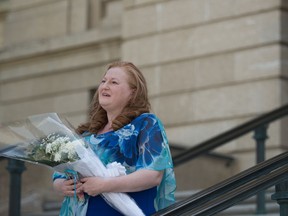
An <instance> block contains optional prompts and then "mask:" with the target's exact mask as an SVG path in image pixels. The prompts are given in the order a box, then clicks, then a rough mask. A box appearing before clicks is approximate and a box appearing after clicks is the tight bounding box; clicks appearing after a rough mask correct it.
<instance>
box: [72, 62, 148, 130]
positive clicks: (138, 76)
mask: <svg viewBox="0 0 288 216" xmlns="http://www.w3.org/2000/svg"><path fill="white" fill-rule="evenodd" d="M116 67H117V68H122V69H123V70H124V71H125V72H126V73H127V75H128V84H129V86H130V88H131V89H132V90H133V95H132V98H131V99H130V101H129V102H128V103H127V105H126V106H125V107H124V109H123V110H122V113H121V114H120V115H118V116H117V117H116V118H115V119H114V120H113V122H112V128H113V130H118V129H119V128H122V127H123V126H125V125H126V124H129V123H130V122H131V121H132V120H133V119H134V118H136V117H137V116H139V115H141V114H142V113H148V112H150V102H149V100H148V90H147V84H146V80H145V78H144V76H143V74H142V73H141V71H140V70H139V69H138V68H137V67H136V66H135V65H134V64H132V63H131V62H125V61H119V62H114V63H111V64H109V65H108V68H107V71H108V70H109V69H110V68H116ZM107 71H106V73H107ZM106 73H105V74H106ZM98 95H99V91H98V90H97V91H96V93H95V95H94V97H93V100H92V102H91V105H90V110H89V120H88V122H87V123H85V124H82V125H80V126H79V127H78V128H77V132H78V133H79V134H82V133H83V132H85V131H86V132H90V133H97V132H98V131H99V130H100V129H102V128H103V127H104V126H105V125H106V124H107V122H108V119H107V113H106V111H105V110H104V109H103V108H102V107H101V106H100V104H99V100H98Z"/></svg>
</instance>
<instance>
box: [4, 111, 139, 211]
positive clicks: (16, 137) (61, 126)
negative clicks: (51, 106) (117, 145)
mask: <svg viewBox="0 0 288 216" xmlns="http://www.w3.org/2000/svg"><path fill="white" fill-rule="evenodd" d="M0 136H1V141H2V142H1V143H0V155H1V156H4V157H8V158H12V159H16V160H24V161H27V162H31V163H36V164H40V165H45V166H48V167H50V168H52V169H53V170H55V171H57V172H60V173H63V174H66V176H67V177H72V178H74V179H75V181H76V180H77V179H78V175H79V176H80V177H91V176H101V177H111V176H119V175H125V174H126V173H125V167H123V166H122V165H121V164H119V163H116V162H113V163H111V164H108V165H107V166H104V165H103V163H102V162H101V160H100V159H99V158H98V157H97V155H96V154H95V153H94V152H93V150H92V149H91V148H90V147H89V146H88V145H87V144H86V143H85V142H84V140H83V139H82V138H81V137H80V136H78V135H77V134H76V133H75V130H74V128H73V127H72V126H71V124H70V123H69V122H68V121H67V120H66V119H64V118H62V117H60V116H59V115H58V114H57V113H47V114H41V115H35V116H30V117H28V118H27V119H26V120H24V121H19V122H14V123H11V124H9V125H7V126H2V127H1V128H0ZM71 171H72V174H71ZM75 173H76V175H75ZM71 175H72V176H71ZM75 183H76V182H75ZM75 195H76V193H75ZM102 196H103V197H104V199H105V200H106V201H107V202H108V204H110V205H111V206H112V207H114V208H115V209H116V210H118V211H120V212H121V213H122V214H124V215H127V216H128V215H129V216H131V215H135V216H143V215H144V214H143V212H142V210H141V209H140V208H139V207H138V206H137V204H136V203H135V201H134V200H133V199H132V198H130V197H129V196H128V195H127V194H126V193H104V194H102ZM75 198H76V199H75V200H76V202H81V201H83V200H81V199H82V198H83V197H78V198H77V197H75ZM79 198H80V199H79Z"/></svg>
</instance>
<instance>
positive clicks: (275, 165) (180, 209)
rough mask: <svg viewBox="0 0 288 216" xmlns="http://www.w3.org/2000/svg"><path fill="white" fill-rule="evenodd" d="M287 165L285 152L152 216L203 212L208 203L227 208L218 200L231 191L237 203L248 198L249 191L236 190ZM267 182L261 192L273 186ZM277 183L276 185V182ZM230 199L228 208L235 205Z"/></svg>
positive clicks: (287, 160)
mask: <svg viewBox="0 0 288 216" xmlns="http://www.w3.org/2000/svg"><path fill="white" fill-rule="evenodd" d="M287 164H288V152H285V153H282V154H280V155H278V156H275V157H273V158H271V159H269V160H266V161H264V162H262V163H259V164H257V165H255V166H253V167H251V168H249V169H247V170H245V171H243V172H240V173H239V174H237V175H235V176H232V177H230V178H228V179H226V180H224V181H222V182H220V183H218V184H216V185H214V186H211V187H209V188H207V189H205V190H202V191H200V192H198V193H196V194H194V195H193V196H191V197H188V198H186V199H185V200H182V201H179V202H177V203H175V204H174V205H171V206H169V207H167V208H165V209H163V210H160V211H158V212H156V213H155V214H154V215H153V216H160V215H161V216H164V215H169V216H170V215H173V216H174V215H183V214H184V213H185V212H190V213H191V211H192V210H193V211H196V210H197V209H198V210H199V209H202V208H203V209H202V210H201V211H204V210H205V209H206V208H207V203H210V205H211V206H213V205H216V204H215V203H217V206H222V207H217V208H223V209H225V207H227V204H225V205H221V203H220V202H218V201H219V199H220V200H221V197H222V199H224V198H225V197H226V196H228V194H231V191H234V192H233V195H234V196H237V197H238V199H239V201H241V200H244V199H246V198H248V197H247V194H248V193H249V196H250V193H251V191H250V192H247V191H241V190H238V188H242V187H245V186H244V185H246V186H247V185H250V184H254V183H255V182H260V181H263V178H266V177H267V176H270V175H272V174H273V173H275V171H277V169H279V168H281V167H286V168H285V169H288V168H287V166H288V165H287ZM287 174H288V172H287ZM281 175H282V174H281ZM287 177H288V176H287ZM261 178H262V180H261ZM273 178H275V177H273ZM255 179H257V181H255ZM279 179H281V181H282V180H283V179H282V177H281V178H279ZM267 181H268V182H264V183H263V184H264V185H263V187H261V188H260V189H262V190H263V189H266V188H267V187H268V186H272V185H273V184H272V185H271V179H269V180H267ZM269 181H270V182H269ZM275 181H276V180H275ZM277 183H278V180H277ZM267 185H268V186H267ZM266 186H267V187H266ZM247 188H248V186H247V187H246V188H245V190H247ZM260 189H259V190H257V191H256V190H254V191H253V194H252V195H255V193H256V192H258V191H260ZM241 194H242V195H241ZM252 195H251V196H252ZM223 196H224V198H223ZM230 199H231V202H229V205H228V207H229V206H231V205H232V204H234V203H235V202H233V203H232V199H233V197H230ZM211 202H212V203H211ZM225 202H226V201H225ZM223 209H222V210H223ZM199 211H200V210H199ZM192 215H194V214H192Z"/></svg>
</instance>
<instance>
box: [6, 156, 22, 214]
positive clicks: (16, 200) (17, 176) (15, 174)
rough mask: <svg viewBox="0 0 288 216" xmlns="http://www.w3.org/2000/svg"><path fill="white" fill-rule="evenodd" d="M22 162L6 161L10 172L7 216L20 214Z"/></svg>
mask: <svg viewBox="0 0 288 216" xmlns="http://www.w3.org/2000/svg"><path fill="white" fill-rule="evenodd" d="M25 169H26V168H25V165H24V162H23V161H19V160H13V159H9V160H8V166H7V170H8V171H9V172H10V196H9V216H20V213H21V174H22V172H23V171H24V170H25Z"/></svg>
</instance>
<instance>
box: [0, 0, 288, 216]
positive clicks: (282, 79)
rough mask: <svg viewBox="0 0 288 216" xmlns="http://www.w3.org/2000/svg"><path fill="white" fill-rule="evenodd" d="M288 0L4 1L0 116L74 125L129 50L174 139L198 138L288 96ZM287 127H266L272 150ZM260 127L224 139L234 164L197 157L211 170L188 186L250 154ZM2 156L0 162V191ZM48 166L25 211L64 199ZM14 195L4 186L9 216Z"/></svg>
mask: <svg viewBox="0 0 288 216" xmlns="http://www.w3.org/2000/svg"><path fill="white" fill-rule="evenodd" d="M287 8H288V4H287V1H281V0H235V1H231V0H181V1H179V0H165V1H164V0H109V1H107V0H106V1H101V0H81V1H79V0H2V1H1V0H0V121H1V122H2V123H9V122H11V121H15V120H21V119H24V118H26V117H27V116H28V115H34V114H38V113H44V112H58V113H61V114H64V115H66V116H67V118H68V119H69V120H70V121H71V122H72V123H73V124H74V125H75V126H76V125H78V124H79V123H80V122H83V121H85V119H86V117H87V110H88V105H89V102H90V98H91V89H93V88H95V87H96V86H97V84H98V83H99V82H100V79H101V76H102V74H103V72H104V71H105V67H106V65H107V64H108V63H109V62H112V61H115V60H118V59H123V60H128V61H132V62H134V63H135V64H136V65H137V66H139V67H140V68H141V69H142V71H143V73H144V75H145V77H146V79H147V81H148V85H149V86H148V87H149V95H150V99H151V102H152V106H153V112H155V113H156V114H157V115H158V116H159V117H160V119H161V120H162V121H163V123H164V125H165V127H166V130H167V134H168V139H169V140H170V142H171V143H176V144H178V145H180V146H183V147H191V146H194V145H196V144H198V143H199V142H201V141H203V140H206V139H208V138H211V137H213V136H215V135H217V134H219V133H220V132H223V131H225V130H228V129H231V128H232V127H234V126H237V125H239V124H241V123H243V122H245V121H247V120H250V119H252V118H254V117H256V116H259V115H261V114H263V113H265V112H268V111H270V110H272V109H274V108H277V107H279V106H281V105H282V104H285V103H287V102H288V99H287V98H288V97H287V96H288V83H287V77H288V73H287V71H288V70H287V65H288V64H287V57H288V49H287V40H288V36H287V35H288V34H287V29H288V28H287V27H288V26H287V23H288V22H287V17H288V14H287ZM285 128H287V120H283V121H281V122H280V121H277V122H275V123H273V124H271V125H270V126H269V140H268V143H267V149H268V152H267V157H270V156H272V155H275V154H277V153H279V152H281V151H282V150H283V147H284V146H285V142H284V141H285V140H287V132H285ZM252 136H253V134H248V135H247V136H245V137H243V138H241V139H239V140H236V141H233V142H231V143H229V144H228V145H226V146H224V147H221V148H219V149H217V150H216V151H217V152H220V153H224V154H228V155H230V156H235V157H236V158H237V163H236V164H235V165H234V166H232V167H230V168H227V172H225V171H223V169H221V167H222V168H223V167H225V164H223V163H219V164H218V166H217V167H219V169H221V171H220V170H219V172H217V170H215V169H214V167H212V168H211V167H209V165H208V162H207V160H209V159H206V158H204V159H203V158H201V159H199V160H198V162H197V161H195V162H194V163H193V162H191V163H193V164H192V165H191V167H192V168H191V171H190V172H192V173H193V172H194V173H197V172H199V171H201V172H203V170H205V172H206V174H205V173H204V172H203V173H202V175H201V176H200V177H199V178H196V177H195V179H194V180H193V181H194V183H193V182H192V183H191V184H190V183H189V185H191V186H192V187H197V188H198V187H206V186H207V185H208V184H212V183H213V182H215V181H219V180H221V179H223V178H226V177H227V176H230V175H232V174H233V173H236V172H239V171H241V170H243V169H245V168H247V167H249V166H251V165H253V164H254V163H255V162H254V161H255V157H254V154H255V144H254V143H253V140H252V138H251V137H252ZM286 146H287V143H286ZM211 161H212V163H213V161H214V159H211ZM197 163H198V164H201V166H200V165H197ZM6 166H7V164H6V161H1V162H0V182H1V184H0V185H1V186H0V192H1V194H8V186H7V185H8V182H9V177H8V175H7V171H6V168H5V167H6ZM197 167H198V169H197ZM184 169H186V168H184ZM199 169H200V170H199ZM217 169H218V168H217ZM224 169H225V168H224ZM51 172H52V171H48V170H47V169H44V168H43V167H38V166H35V165H30V164H29V165H28V169H27V171H25V172H24V174H23V195H22V198H23V209H24V211H29V210H31V211H33V210H34V211H38V210H39V211H40V210H41V203H42V202H44V201H45V200H47V199H50V197H51V194H52V195H53V197H54V198H55V199H58V198H57V197H56V195H55V194H54V192H53V191H52V190H51V189H52V188H51V187H52V186H51V179H50V176H51ZM5 173H6V175H5ZM183 173H185V170H184V172H183V169H179V171H177V175H178V174H179V176H178V179H179V182H181V184H182V183H183V184H187V182H186V183H185V181H184V180H183V178H182V175H183ZM210 173H211V174H212V175H213V178H210V181H209V183H208V181H206V182H205V177H207V176H209V174H210ZM217 173H218V175H219V176H217ZM31 176H32V177H31ZM192 177H193V175H191V177H189V178H192ZM211 179H213V180H211ZM180 188H181V187H180ZM35 197H38V198H37V200H38V201H39V203H36V204H35V205H36V206H33V205H32V203H33V202H34V201H35ZM7 198H8V195H4V196H3V195H2V196H0V206H1V207H0V212H1V213H0V214H1V215H2V213H3V215H4V212H5V210H7V201H8V199H7ZM33 200H34V201H33ZM29 206H30V209H29ZM31 206H33V207H31ZM31 208H32V209H31Z"/></svg>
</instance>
